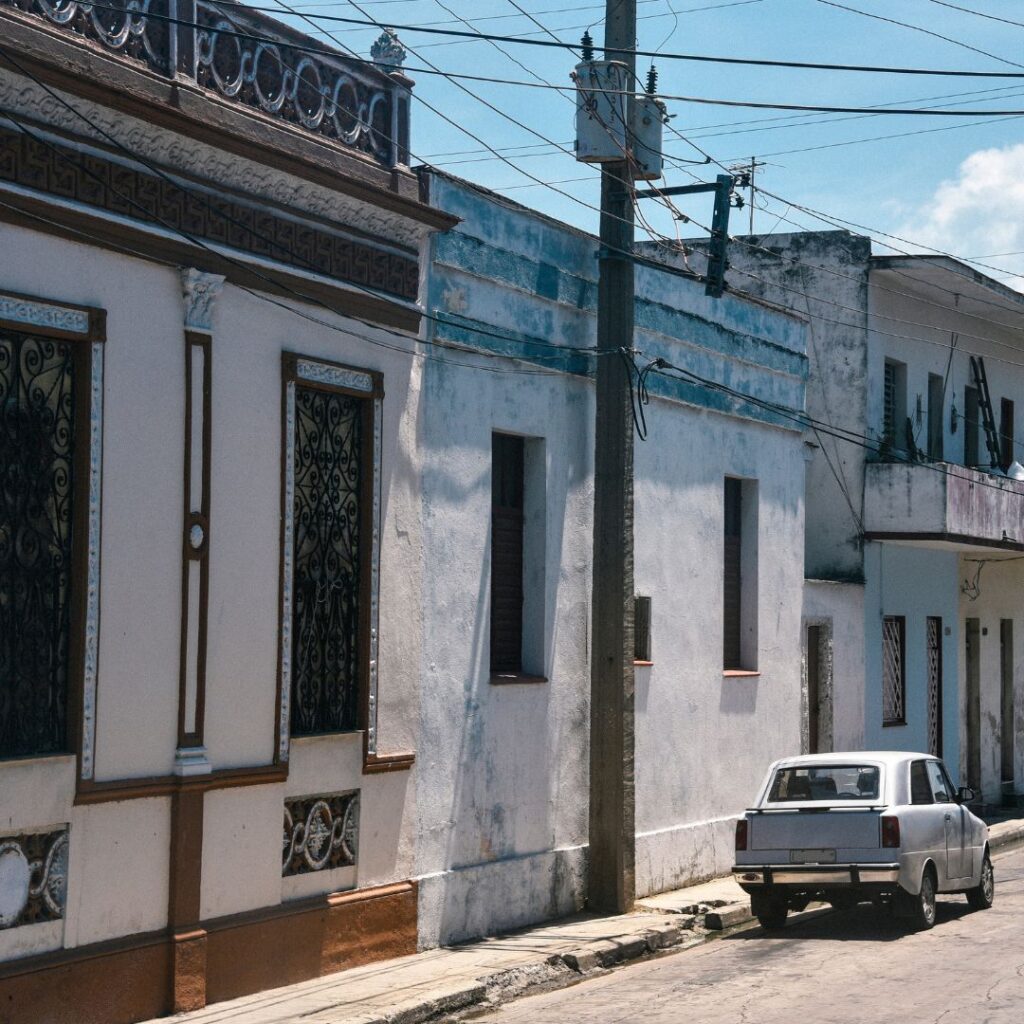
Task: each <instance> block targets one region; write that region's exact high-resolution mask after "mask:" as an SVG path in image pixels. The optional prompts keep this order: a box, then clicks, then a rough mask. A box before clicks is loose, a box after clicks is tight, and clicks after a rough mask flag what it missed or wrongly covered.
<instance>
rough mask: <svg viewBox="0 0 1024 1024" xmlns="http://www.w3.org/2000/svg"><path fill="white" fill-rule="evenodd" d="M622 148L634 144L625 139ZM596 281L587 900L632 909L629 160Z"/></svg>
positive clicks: (612, 47)
mask: <svg viewBox="0 0 1024 1024" xmlns="http://www.w3.org/2000/svg"><path fill="white" fill-rule="evenodd" d="M635 48H636V0H606V6H605V36H604V51H605V59H606V60H614V61H621V62H623V63H624V64H626V65H627V66H628V69H629V73H628V75H627V78H626V80H627V82H628V85H627V86H626V88H627V90H628V98H627V103H628V108H627V118H626V124H631V123H632V108H633V102H634V101H633V92H634V86H635V81H636V54H635V52H634V51H635ZM628 139H629V135H628V133H627V150H629V149H631V145H630V144H629V142H628ZM602 170H603V174H602V176H601V247H600V251H599V254H598V259H599V262H600V276H599V281H598V290H597V307H598V308H597V351H598V358H597V360H596V362H597V369H596V377H597V412H596V429H595V453H594V559H593V599H592V605H593V607H592V622H593V629H592V653H591V667H590V853H589V864H588V882H587V904H588V906H589V907H590V909H591V910H596V911H601V912H604V913H624V912H625V911H628V910H630V909H632V906H633V901H634V899H635V894H636V881H635V866H634V863H635V845H636V828H635V799H634V792H635V786H634V782H635V776H634V751H633V746H634V743H633V741H634V733H633V725H634V678H633V411H632V407H631V400H630V388H629V383H630V382H629V376H628V375H629V372H630V370H629V367H628V366H627V365H626V361H625V360H624V359H622V358H620V356H619V354H618V353H619V351H620V349H623V348H625V349H632V347H633V295H634V291H633V261H632V257H631V253H632V251H633V202H632V197H631V189H632V183H633V167H632V164H631V162H630V160H629V158H628V152H624V153H623V155H622V159H621V160H613V161H609V162H606V163H604V164H602Z"/></svg>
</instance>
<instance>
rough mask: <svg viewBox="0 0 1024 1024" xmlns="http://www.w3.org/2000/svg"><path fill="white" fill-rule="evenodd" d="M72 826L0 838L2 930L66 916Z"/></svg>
mask: <svg viewBox="0 0 1024 1024" xmlns="http://www.w3.org/2000/svg"><path fill="white" fill-rule="evenodd" d="M67 878H68V826H67V825H63V826H61V827H60V828H58V829H54V830H52V831H50V832H29V833H24V834H21V835H8V836H0V930H2V929H5V928H18V927H20V926H22V925H26V924H38V923H39V922H41V921H59V920H60V919H61V918H62V917H63V916H64V903H65V896H66V893H67Z"/></svg>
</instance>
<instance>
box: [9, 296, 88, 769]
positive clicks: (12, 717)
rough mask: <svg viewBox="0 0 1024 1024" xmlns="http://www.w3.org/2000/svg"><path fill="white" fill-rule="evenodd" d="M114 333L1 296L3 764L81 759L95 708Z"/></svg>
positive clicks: (84, 315)
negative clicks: (103, 409)
mask: <svg viewBox="0 0 1024 1024" xmlns="http://www.w3.org/2000/svg"><path fill="white" fill-rule="evenodd" d="M7 315H10V316H11V317H12V319H11V320H7V319H6V318H5V317H6V316H7ZM102 333H103V314H102V311H99V310H86V309H82V308H80V307H65V306H57V305H54V304H51V303H48V302H44V301H37V300H33V299H29V298H26V297H24V296H8V295H2V294H0V758H10V757H31V756H39V755H46V754H60V753H66V752H69V751H71V750H74V749H76V747H78V738H77V736H76V735H75V730H74V729H73V728H72V724H71V717H72V716H71V709H72V708H73V707H74V706H75V704H76V703H77V702H78V701H79V700H80V698H81V694H82V692H83V689H84V688H86V687H87V688H88V694H89V707H90V708H91V707H92V688H93V687H94V685H95V674H94V671H93V666H94V665H95V645H96V642H97V638H96V626H97V625H98V589H99V575H98V574H99V529H98V524H99V446H98V437H99V415H100V405H99V402H98V401H97V402H96V404H95V406H94V404H93V398H92V395H93V394H94V393H95V394H96V395H97V397H98V396H100V395H101V394H102V372H103V360H102V346H101V345H100V339H101V337H102ZM94 439H95V441H96V447H95V449H93V444H94ZM90 512H92V513H93V514H92V515H90ZM87 625H89V627H90V628H88V629H87ZM83 717H85V716H83ZM91 721H92V720H91V716H89V724H88V725H87V727H86V729H85V735H86V737H87V738H88V755H86V753H85V752H84V751H83V773H88V774H91V770H92V768H91V750H92V745H91V735H92V734H91V728H90V727H91Z"/></svg>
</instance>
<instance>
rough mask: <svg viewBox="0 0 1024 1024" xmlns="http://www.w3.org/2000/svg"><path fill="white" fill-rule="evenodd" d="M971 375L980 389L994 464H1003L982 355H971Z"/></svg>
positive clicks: (987, 438)
mask: <svg viewBox="0 0 1024 1024" xmlns="http://www.w3.org/2000/svg"><path fill="white" fill-rule="evenodd" d="M971 375H972V376H973V377H974V386H975V387H976V388H977V389H978V410H979V411H980V413H981V424H982V426H983V427H984V428H985V446H986V447H987V448H988V454H989V459H990V460H991V464H992V466H1001V465H1002V464H1003V453H1002V452H1001V451H1000V450H999V432H998V431H997V430H996V417H995V414H994V413H993V411H992V396H991V395H990V394H989V390H988V376H987V375H986V374H985V360H984V359H983V358H982V357H981V356H971Z"/></svg>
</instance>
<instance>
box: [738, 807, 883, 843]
mask: <svg viewBox="0 0 1024 1024" xmlns="http://www.w3.org/2000/svg"><path fill="white" fill-rule="evenodd" d="M880 813H881V812H880V811H878V810H877V809H876V808H864V809H854V808H849V807H844V808H842V809H841V810H839V809H837V808H835V807H829V808H823V807H814V808H813V809H811V808H808V809H806V810H797V809H793V810H786V811H767V812H761V813H755V814H751V815H749V821H750V849H751V850H794V849H833V850H877V849H879V848H880V846H881V826H880V824H879V816H880Z"/></svg>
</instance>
